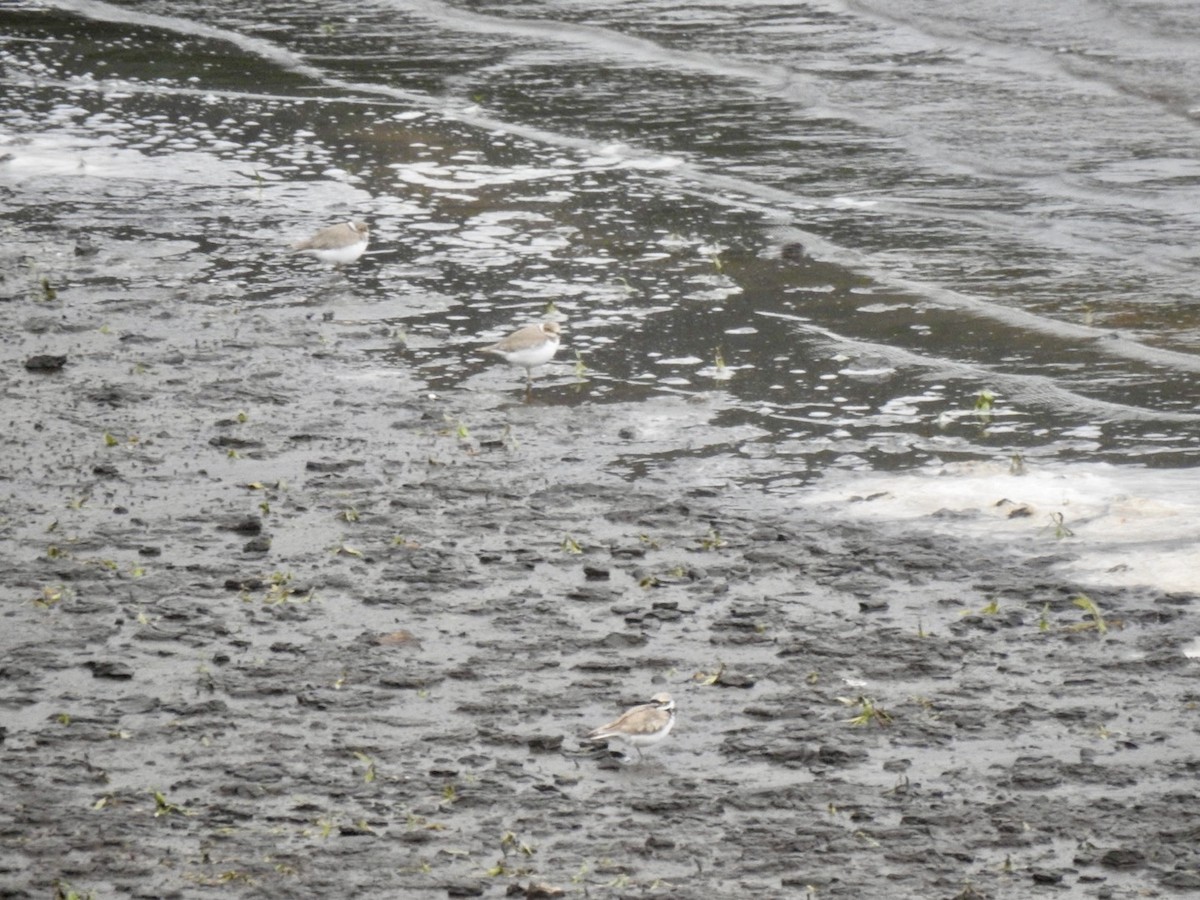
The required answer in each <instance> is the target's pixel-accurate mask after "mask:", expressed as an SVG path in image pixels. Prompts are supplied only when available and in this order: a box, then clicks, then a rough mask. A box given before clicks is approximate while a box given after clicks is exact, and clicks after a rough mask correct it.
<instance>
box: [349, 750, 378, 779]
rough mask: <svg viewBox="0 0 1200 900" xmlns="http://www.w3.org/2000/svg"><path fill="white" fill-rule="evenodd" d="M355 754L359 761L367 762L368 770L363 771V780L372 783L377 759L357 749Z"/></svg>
mask: <svg viewBox="0 0 1200 900" xmlns="http://www.w3.org/2000/svg"><path fill="white" fill-rule="evenodd" d="M354 756H355V758H356V759H357V760H358V761H359V762H361V763H365V764H366V766H367V770H366V771H365V772H364V773H363V781H364V782H365V783H367V784H370V783H371V782H373V781H374V780H375V760H373V759H371V757H369V756H367V754H365V753H361V752H359V751H357V750H356V751H354Z"/></svg>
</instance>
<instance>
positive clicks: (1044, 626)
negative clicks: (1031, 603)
mask: <svg viewBox="0 0 1200 900" xmlns="http://www.w3.org/2000/svg"><path fill="white" fill-rule="evenodd" d="M1049 630H1050V604H1049V603H1043V604H1042V614H1041V615H1040V616H1038V631H1049Z"/></svg>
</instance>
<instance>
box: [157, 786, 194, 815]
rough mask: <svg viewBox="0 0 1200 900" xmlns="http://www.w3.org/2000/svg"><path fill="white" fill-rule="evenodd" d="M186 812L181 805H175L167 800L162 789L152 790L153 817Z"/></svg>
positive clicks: (184, 813)
mask: <svg viewBox="0 0 1200 900" xmlns="http://www.w3.org/2000/svg"><path fill="white" fill-rule="evenodd" d="M186 814H187V813H186V811H185V810H184V808H183V807H182V806H176V805H175V804H174V803H170V802H168V801H167V798H166V795H164V794H163V792H162V791H154V818H156V819H157V818H159V817H160V816H170V815H186Z"/></svg>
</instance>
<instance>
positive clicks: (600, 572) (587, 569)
mask: <svg viewBox="0 0 1200 900" xmlns="http://www.w3.org/2000/svg"><path fill="white" fill-rule="evenodd" d="M583 577H584V578H586V579H587V580H588V581H607V580H608V578H609V571H608V569H600V568H597V567H596V566H584V567H583Z"/></svg>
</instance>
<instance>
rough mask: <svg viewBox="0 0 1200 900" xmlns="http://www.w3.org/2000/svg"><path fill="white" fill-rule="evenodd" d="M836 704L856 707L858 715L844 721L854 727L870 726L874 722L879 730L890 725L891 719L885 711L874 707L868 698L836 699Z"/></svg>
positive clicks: (873, 703) (873, 702) (872, 701)
mask: <svg viewBox="0 0 1200 900" xmlns="http://www.w3.org/2000/svg"><path fill="white" fill-rule="evenodd" d="M837 700H838V702H839V703H841V704H843V705H844V706H857V707H858V715H856V716H852V717H850V718H849V719H846V721H847V722H849V723H850V724H851V725H854V726H855V727H858V726H862V725H870V724H871V723H872V722H874V723H875V724H876V725H878V726H879V727H880V728H886V727H887V726H888V725H890V724H892V717H891V714H889V713H888V712H887V711H886V710H885V709H883V708H882V707H879V706H876V705H875V701H874V700H872V699H871V698H870V697H864V696H859V697H855V698H853V699H851V698H849V697H838V698H837Z"/></svg>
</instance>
